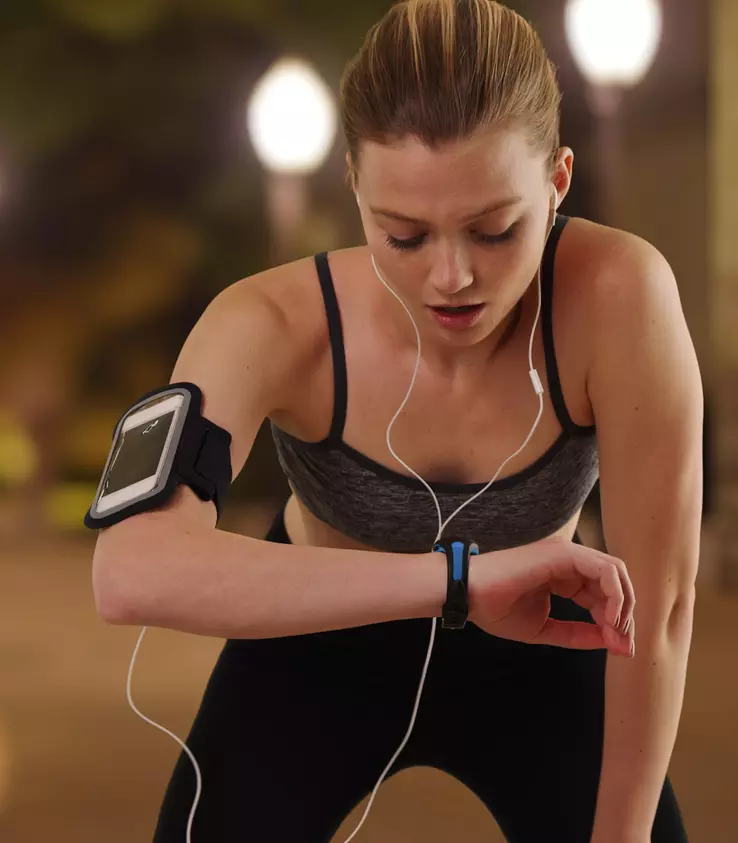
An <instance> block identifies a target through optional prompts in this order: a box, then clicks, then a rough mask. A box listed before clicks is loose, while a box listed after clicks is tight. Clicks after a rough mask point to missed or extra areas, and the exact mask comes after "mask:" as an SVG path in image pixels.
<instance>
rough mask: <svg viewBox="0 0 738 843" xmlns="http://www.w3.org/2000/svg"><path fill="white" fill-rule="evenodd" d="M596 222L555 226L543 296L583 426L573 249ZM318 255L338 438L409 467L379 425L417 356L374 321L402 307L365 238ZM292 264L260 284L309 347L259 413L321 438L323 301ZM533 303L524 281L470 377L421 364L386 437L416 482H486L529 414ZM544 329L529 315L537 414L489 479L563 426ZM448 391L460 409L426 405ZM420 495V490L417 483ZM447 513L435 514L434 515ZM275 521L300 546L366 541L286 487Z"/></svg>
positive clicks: (310, 271)
mask: <svg viewBox="0 0 738 843" xmlns="http://www.w3.org/2000/svg"><path fill="white" fill-rule="evenodd" d="M594 228H599V227H597V226H593V224H591V223H588V222H586V221H584V220H578V219H573V220H570V221H569V223H568V225H567V226H566V227H565V229H564V230H563V233H562V234H561V237H560V241H559V243H558V246H557V249H556V253H555V287H554V290H555V294H554V295H553V298H552V304H551V325H552V330H553V340H554V344H555V359H556V364H557V369H558V376H559V381H560V388H561V394H562V397H563V399H564V401H565V404H566V412H568V415H569V417H570V418H571V420H572V422H574V424H575V425H577V426H580V427H582V428H586V427H591V426H592V425H593V424H594V416H593V411H592V407H591V405H590V402H589V399H588V397H587V391H586V380H587V372H588V370H589V366H590V363H591V347H592V345H591V337H590V336H589V334H588V331H587V328H588V324H590V321H591V320H588V318H587V313H588V310H587V308H588V302H589V301H591V296H589V297H588V296H587V295H586V285H587V282H588V279H587V278H586V277H584V274H583V272H582V269H581V264H582V262H581V260H579V259H578V256H581V254H583V253H584V252H586V251H587V243H586V241H587V239H588V237H590V236H591V235H592V229H594ZM328 257H329V263H330V272H331V275H332V280H333V285H334V288H335V294H336V298H337V302H338V307H339V309H340V320H341V324H342V329H343V345H344V349H345V359H346V375H347V387H348V400H347V404H346V420H345V426H344V429H343V437H342V438H343V441H344V442H345V443H346V444H347V445H348V446H350V448H352V449H355V451H357V452H359V453H360V454H362V455H364V456H365V457H367V458H368V459H369V460H372V461H374V462H376V463H379V464H380V465H383V466H386V467H387V468H389V469H391V471H393V472H396V473H398V474H402V475H404V476H405V477H411V476H412V475H411V474H410V473H409V472H407V471H406V470H405V469H404V468H403V467H402V466H401V465H400V464H399V463H397V462H396V461H395V460H394V458H393V457H392V455H391V453H390V452H389V450H388V448H387V442H386V430H387V425H388V423H389V421H390V420H391V419H392V417H393V416H394V414H395V412H396V411H397V409H398V408H399V406H400V405H401V403H402V401H403V399H404V397H405V395H406V393H407V390H408V387H409V385H410V381H411V378H412V374H413V370H414V367H415V362H416V359H417V348H416V347H414V346H413V345H412V344H408V343H407V342H406V341H405V342H403V343H401V342H400V341H398V340H396V339H395V338H394V337H393V336H392V332H391V331H388V330H386V326H384V325H383V323H382V314H383V313H384V312H385V308H386V307H388V306H395V307H401V305H400V304H399V303H398V302H396V300H394V298H393V297H391V296H390V294H389V292H388V291H387V290H386V289H385V288H384V287H383V286H382V285H381V283H380V282H379V280H378V279H377V277H376V275H375V274H374V272H373V268H372V265H371V261H370V255H369V250H368V247H366V246H359V247H355V248H349V249H343V250H339V251H335V252H331V253H330V255H329V256H328ZM290 270H291V271H290V272H288V273H284V274H283V275H280V276H272V277H273V278H274V280H273V281H272V282H271V283H270V287H269V290H270V294H271V295H273V296H274V298H275V300H276V301H277V302H278V303H279V304H280V306H281V307H282V309H283V310H284V312H285V313H286V314H287V318H288V320H289V321H290V322H291V324H293V325H294V330H295V331H297V332H298V334H300V335H302V336H303V337H304V336H305V335H306V333H307V335H308V340H307V342H306V347H307V349H308V350H307V353H306V355H305V357H304V365H303V366H302V371H301V372H300V375H299V377H296V378H295V381H294V383H292V384H291V385H290V389H289V399H288V400H287V401H285V402H283V404H284V406H283V407H282V408H281V409H279V410H277V411H274V412H273V413H271V414H270V416H269V419H270V421H271V422H273V423H274V424H275V425H277V426H278V427H279V428H280V429H281V430H283V431H285V432H286V433H287V434H289V435H290V436H293V437H296V438H297V439H298V440H301V441H305V442H319V441H322V440H323V439H325V438H326V436H327V435H328V432H329V430H330V429H331V423H332V420H333V411H334V372H333V355H332V349H331V343H330V337H329V330H328V322H327V318H326V307H325V302H324V299H323V296H322V294H321V289H320V285H319V283H318V279H317V275H316V267H315V263H314V260H313V259H312V258H310V259H305V260H303V261H298V262H296V263H295V264H292V265H290ZM590 280H591V279H590ZM537 307H538V288H537V284H536V283H535V282H534V283H532V284H531V285H530V287H529V289H528V290H527V292H526V294H525V296H524V298H523V311H522V315H521V317H520V321H519V323H518V324H517V326H516V328H515V331H514V334H513V335H512V336H511V337H510V339H509V340H508V341H507V343H506V344H505V345H504V346H503V347H502V348H501V349H500V351H499V352H498V354H497V355H496V356H495V357H494V359H492V360H491V361H490V363H489V365H488V367H487V368H486V369H485V370H484V371H481V372H479V373H477V374H476V375H475V376H474V379H473V380H469V381H468V382H466V383H464V382H461V381H459V382H458V383H457V384H456V385H454V387H453V388H452V387H451V385H450V384H449V383H448V382H447V381H446V380H445V379H444V378H439V377H437V376H434V375H433V374H432V373H430V372H429V371H428V370H427V369H426V368H425V367H424V366H423V364H422V363H421V368H420V369H419V372H418V377H417V380H416V383H415V387H414V389H413V392H412V395H411V397H410V399H409V401H408V403H407V404H406V406H405V408H404V410H403V412H402V413H401V414H400V416H399V417H398V419H397V421H396V423H395V425H394V427H393V429H392V446H393V448H394V450H395V452H396V453H397V454H398V455H399V456H400V457H401V458H402V460H403V461H404V462H405V463H407V464H408V465H410V466H411V467H412V468H413V469H414V470H415V471H416V472H418V473H419V474H420V475H421V476H422V477H423V478H424V479H425V480H426V481H429V482H433V481H440V482H448V483H485V484H486V483H487V482H488V481H489V480H490V479H491V478H492V477H493V476H494V475H495V473H496V472H497V471H498V469H499V468H500V465H501V464H502V463H503V462H504V461H505V460H506V459H507V458H508V457H509V456H510V455H511V454H513V453H514V452H515V451H517V450H518V449H519V448H520V446H521V445H522V443H523V441H524V440H525V437H526V436H527V434H528V433H529V431H530V429H531V427H532V425H533V422H534V420H535V418H536V415H537V412H538V397H537V396H536V395H535V393H534V391H533V388H532V385H531V381H530V378H529V376H528V347H529V341H530V333H531V329H532V326H533V321H534V319H535V317H536V310H537ZM306 328H307V332H306ZM542 334H543V331H542V324H541V319H540V317H539V321H538V325H537V328H536V332H535V337H534V342H533V364H534V367H535V368H536V369H537V371H538V374H539V376H540V378H541V381H542V383H543V386H544V396H543V399H544V400H543V415H542V417H541V420H540V422H539V424H538V427H537V428H536V431H535V433H534V434H533V436H532V438H531V440H530V441H529V442H528V444H527V446H526V447H525V448H524V449H523V451H522V452H521V453H520V454H518V455H517V456H516V457H514V458H512V459H511V460H510V461H509V462H507V464H506V465H505V467H504V469H503V470H502V471H501V472H500V474H499V477H498V480H501V479H504V478H507V477H511V476H513V475H516V474H518V473H520V472H521V471H524V470H525V469H527V468H529V467H530V466H531V465H532V464H534V463H535V462H536V461H537V460H539V459H540V458H541V457H543V456H544V455H545V454H547V452H549V450H550V449H551V448H552V446H554V443H556V442H557V440H559V439H560V437H561V436H562V425H561V422H560V420H559V418H558V416H557V413H556V411H555V409H554V407H553V405H552V402H551V391H550V388H549V384H548V377H547V371H546V370H547V367H546V364H545V358H544V345H543V339H542ZM448 401H452V402H453V404H454V406H455V407H464V408H465V412H464V413H463V414H460V413H458V412H455V413H442V412H436V411H435V410H434V408H437V407H438V406H439V403H443V402H448ZM426 494H428V497H429V499H430V494H429V493H428V492H427V490H426ZM470 496H471V494H470V495H469V497H470ZM580 512H581V507H580V508H579V509H578V510H577V511H576V512H575V513H574V514H573V515H572V517H571V518H569V520H568V521H567V522H566V523H565V524H563V526H560V527H559V528H558V529H556V530H554V531H552V533H551V535H561V536H564V537H565V538H568V539H571V538H572V537H573V534H574V532H575V530H576V525H577V522H578V520H579V515H580ZM449 514H450V512H444V513H443V515H444V517H447V516H448V515H449ZM285 527H286V529H287V533H288V535H289V537H290V540H291V541H292V542H293V543H294V544H298V545H299V544H306V545H315V546H325V547H345V548H355V549H365V550H374V549H376V548H375V547H373V546H372V545H370V544H367V543H362V542H359V541H357V540H356V539H354V538H351V537H350V536H348V535H345V534H344V533H342V532H340V531H339V530H337V529H335V528H334V527H332V526H330V525H329V524H327V523H325V521H323V520H321V519H320V518H318V517H316V516H315V515H314V514H313V513H312V512H311V511H310V509H309V508H308V507H307V506H305V504H304V502H303V501H301V500H300V498H299V497H298V496H297V495H296V494H295V493H294V489H293V493H292V494H291V495H290V498H289V500H288V502H287V505H286V508H285ZM449 531H450V532H452V529H451V527H449Z"/></svg>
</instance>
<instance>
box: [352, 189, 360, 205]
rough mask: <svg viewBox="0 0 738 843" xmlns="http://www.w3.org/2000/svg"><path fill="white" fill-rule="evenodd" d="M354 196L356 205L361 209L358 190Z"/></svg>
mask: <svg viewBox="0 0 738 843" xmlns="http://www.w3.org/2000/svg"><path fill="white" fill-rule="evenodd" d="M354 196H356V204H357V205H358V206H359V207H361V199H359V191H358V190H357V191H356V192H355V193H354Z"/></svg>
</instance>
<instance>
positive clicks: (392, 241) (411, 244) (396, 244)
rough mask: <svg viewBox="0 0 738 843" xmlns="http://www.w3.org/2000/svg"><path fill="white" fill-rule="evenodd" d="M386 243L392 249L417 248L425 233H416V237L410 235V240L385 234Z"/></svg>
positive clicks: (405, 249)
mask: <svg viewBox="0 0 738 843" xmlns="http://www.w3.org/2000/svg"><path fill="white" fill-rule="evenodd" d="M386 240H387V245H388V246H391V247H392V248H393V249H398V250H399V251H401V252H405V251H409V250H410V249H417V248H418V246H420V245H421V244H422V242H423V240H425V234H418V236H417V237H412V238H410V240H399V239H398V238H397V237H393V236H392V235H391V234H388V235H387V238H386Z"/></svg>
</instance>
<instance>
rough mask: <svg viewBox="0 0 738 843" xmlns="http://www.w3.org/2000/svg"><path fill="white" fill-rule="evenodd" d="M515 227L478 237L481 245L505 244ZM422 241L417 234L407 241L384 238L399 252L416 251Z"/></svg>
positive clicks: (423, 238) (388, 236)
mask: <svg viewBox="0 0 738 843" xmlns="http://www.w3.org/2000/svg"><path fill="white" fill-rule="evenodd" d="M517 227H518V224H517V223H513V225H511V226H510V228H508V229H507V231H503V232H502V234H480V235H478V236H479V239H480V240H481V241H482V243H488V244H490V245H494V244H496V243H505V242H506V241H508V240H511V239H512V238H513V236H514V234H515V230H516V229H517ZM423 240H425V234H418V235H417V236H416V237H411V238H410V239H409V240H399V239H398V238H397V237H393V236H392V235H391V234H388V235H387V237H386V242H387V245H388V246H390V247H391V248H393V249H397V250H398V251H401V252H405V251H410V250H411V249H417V248H418V246H422V244H423Z"/></svg>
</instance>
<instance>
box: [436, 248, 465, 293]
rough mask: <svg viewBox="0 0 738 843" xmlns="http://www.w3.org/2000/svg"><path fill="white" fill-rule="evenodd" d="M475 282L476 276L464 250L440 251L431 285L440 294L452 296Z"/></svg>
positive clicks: (448, 249) (442, 249)
mask: <svg viewBox="0 0 738 843" xmlns="http://www.w3.org/2000/svg"><path fill="white" fill-rule="evenodd" d="M473 281H474V274H473V272H472V269H471V266H470V265H469V261H468V259H467V257H466V255H465V254H464V253H463V250H462V249H458V248H457V249H450V248H447V249H444V248H441V249H440V250H439V254H438V255H437V256H436V259H435V263H434V264H433V268H432V270H431V283H432V284H433V286H434V287H435V289H436V290H438V292H439V293H441V294H442V295H446V296H452V295H454V294H455V293H459V292H460V291H461V290H463V289H465V288H466V287H468V286H470V285H471V284H472V283H473Z"/></svg>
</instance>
